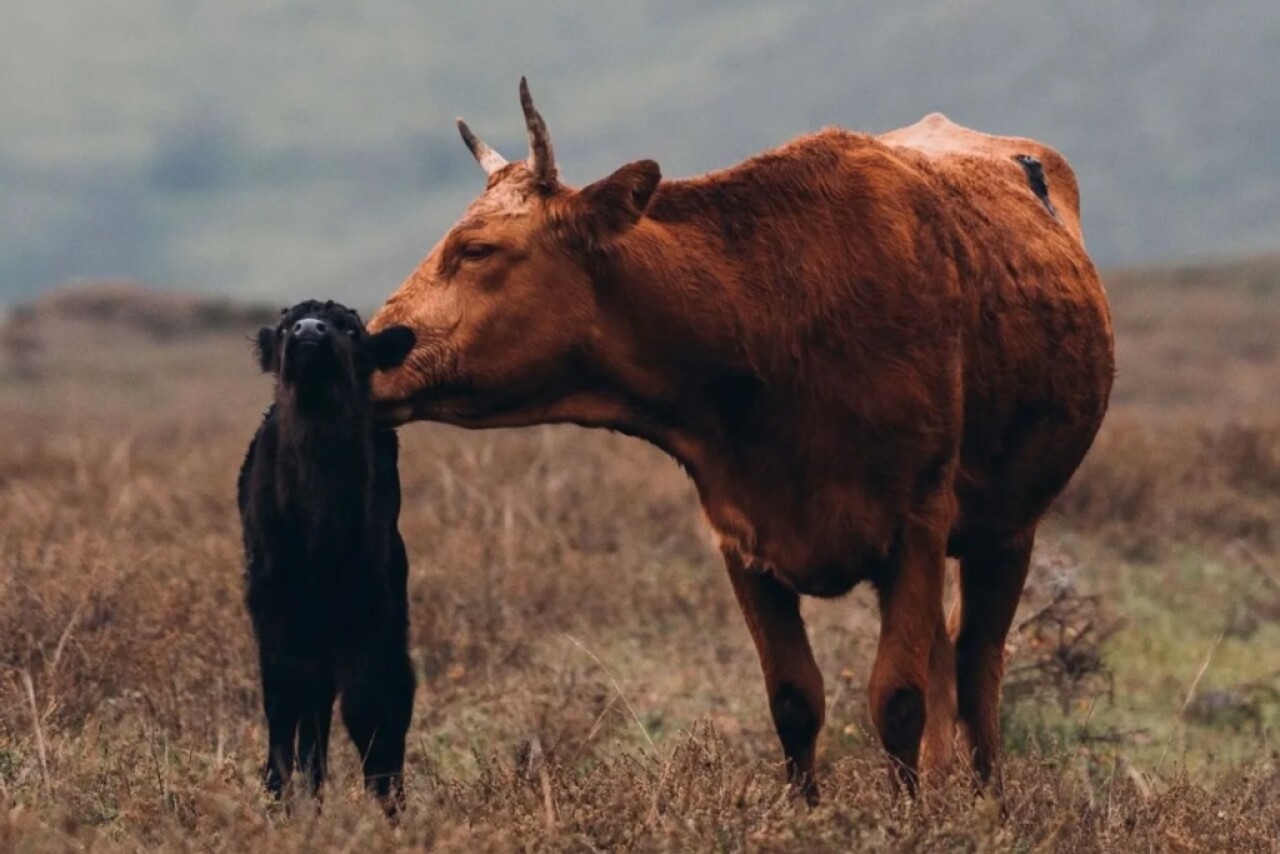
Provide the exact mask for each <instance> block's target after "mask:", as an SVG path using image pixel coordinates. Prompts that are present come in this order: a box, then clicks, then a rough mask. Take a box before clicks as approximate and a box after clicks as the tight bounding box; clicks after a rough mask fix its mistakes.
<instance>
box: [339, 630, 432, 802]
mask: <svg viewBox="0 0 1280 854" xmlns="http://www.w3.org/2000/svg"><path fill="white" fill-rule="evenodd" d="M348 672H349V679H348V681H347V684H345V685H344V686H343V690H342V721H343V723H344V724H345V725H346V727H347V733H348V734H349V735H350V736H351V740H352V741H353V742H355V745H356V749H357V750H359V751H360V759H361V764H362V767H363V769H364V783H365V788H366V789H368V790H369V791H371V792H373V793H374V794H375V795H376V796H377V797H378V800H379V801H380V802H381V803H382V807H383V809H384V810H386V812H387V814H388V815H394V814H395V813H396V812H398V811H399V809H400V807H401V806H403V803H404V744H405V734H406V733H407V732H408V730H409V721H410V718H411V717H412V715H413V691H414V686H415V679H414V675H413V666H412V665H411V664H410V662H409V656H408V653H407V652H406V651H405V650H403V649H392V650H385V649H384V650H381V651H379V652H378V653H375V654H373V655H370V656H369V657H367V658H364V659H363V660H360V661H357V662H353V666H352V667H351V669H350V670H349V671H348Z"/></svg>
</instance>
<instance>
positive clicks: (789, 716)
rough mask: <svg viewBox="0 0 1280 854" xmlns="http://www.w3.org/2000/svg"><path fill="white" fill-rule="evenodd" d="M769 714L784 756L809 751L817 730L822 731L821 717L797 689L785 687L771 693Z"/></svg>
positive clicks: (818, 711) (816, 735)
mask: <svg viewBox="0 0 1280 854" xmlns="http://www.w3.org/2000/svg"><path fill="white" fill-rule="evenodd" d="M769 711H771V712H772V713H773V725H774V727H776V728H777V731H778V739H779V740H780V741H781V742H782V749H783V751H784V752H786V754H787V755H788V756H792V755H795V754H799V753H803V752H804V751H806V750H811V749H812V748H813V742H814V740H815V739H817V737H818V730H820V729H821V728H822V713H821V710H819V709H817V708H815V707H814V704H813V702H812V700H810V699H809V698H807V697H805V695H804V693H803V692H802V691H801V690H800V689H799V688H798V687H797V686H795V685H792V684H790V683H788V684H785V685H782V686H780V687H779V688H778V689H777V690H776V691H774V692H773V696H772V697H770V698H769Z"/></svg>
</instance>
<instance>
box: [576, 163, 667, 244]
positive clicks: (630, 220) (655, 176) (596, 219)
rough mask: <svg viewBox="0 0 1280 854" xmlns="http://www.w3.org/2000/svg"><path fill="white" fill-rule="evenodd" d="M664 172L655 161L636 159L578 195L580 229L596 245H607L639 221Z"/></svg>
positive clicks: (585, 188)
mask: <svg viewBox="0 0 1280 854" xmlns="http://www.w3.org/2000/svg"><path fill="white" fill-rule="evenodd" d="M661 180H662V169H661V167H659V166H658V164H657V163H655V162H654V161H652V160H637V161H635V162H634V163H628V164H627V165H626V166H623V167H621V168H620V169H618V170H617V171H616V172H614V173H613V174H612V175H610V176H609V177H607V178H602V179H601V180H599V181H596V182H595V183H594V184H588V185H587V186H585V187H583V188H582V189H581V190H580V191H579V192H578V203H579V205H580V206H581V207H580V220H581V221H580V226H581V229H582V231H583V232H585V234H586V236H587V237H588V238H589V239H590V240H591V241H592V242H593V243H596V244H597V245H600V244H604V243H607V242H608V241H609V240H610V239H611V238H613V237H615V236H617V235H619V234H622V233H623V232H625V231H626V230H627V229H629V228H631V226H633V225H635V224H636V223H637V222H639V221H640V217H642V216H644V212H645V209H646V208H648V207H649V200H650V199H652V198H653V192H654V190H656V189H658V182H659V181H661Z"/></svg>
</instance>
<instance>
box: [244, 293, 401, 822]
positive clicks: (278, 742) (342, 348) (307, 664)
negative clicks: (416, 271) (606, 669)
mask: <svg viewBox="0 0 1280 854" xmlns="http://www.w3.org/2000/svg"><path fill="white" fill-rule="evenodd" d="M304 326H305V327H306V330H305V334H307V335H310V336H311V341H310V342H304V341H302V340H301V338H300V336H302V335H303V334H304V333H303V332H302V331H301V330H302V329H303V327H304ZM406 335H407V338H406ZM412 344H413V335H412V333H411V332H408V330H404V329H400V328H398V329H394V330H387V331H386V332H384V333H381V334H379V335H376V336H370V335H368V334H366V332H365V330H364V325H363V324H362V323H361V322H360V318H359V317H358V316H357V315H356V313H355V312H353V311H351V310H349V309H347V308H344V307H343V306H340V305H337V304H335V303H320V302H315V301H309V302H304V303H300V304H298V305H296V306H294V307H293V308H291V309H287V310H286V311H285V312H283V313H282V315H281V319H280V322H279V324H278V325H277V326H276V327H275V328H274V329H273V328H271V327H264V328H263V329H262V330H260V331H259V333H258V338H257V355H258V360H259V364H260V365H261V367H262V369H263V370H264V371H268V372H270V373H273V374H275V376H276V395H275V402H274V403H273V404H272V406H271V408H270V409H268V410H267V414H266V417H265V418H264V419H263V422H262V426H261V427H259V428H258V432H257V434H256V435H255V436H254V438H253V441H252V442H251V443H250V445H249V451H248V454H247V455H246V456H245V461H244V465H243V467H242V468H241V470H240V478H239V481H238V486H237V500H238V503H239V506H240V518H241V522H242V524H243V528H244V548H245V562H246V573H245V585H246V597H245V598H246V603H247V605H248V609H249V614H250V616H251V618H252V620H253V629H254V634H255V635H256V638H257V642H258V651H259V662H260V665H261V675H262V694H263V705H264V708H265V711H266V716H267V726H268V730H269V735H268V748H267V760H266V762H265V765H264V768H263V776H264V781H265V783H266V786H267V788H268V789H269V790H270V791H271V792H272V793H273V794H275V795H279V794H280V793H281V791H282V789H283V788H284V786H285V785H286V784H287V783H288V782H289V779H290V777H291V776H292V774H293V771H294V768H295V766H299V767H301V768H302V769H303V770H304V771H305V772H306V774H307V786H308V789H309V790H310V791H311V792H313V793H314V792H316V791H317V790H318V789H319V787H320V784H321V783H322V782H323V780H324V776H325V765H326V762H327V757H328V743H329V724H330V719H331V716H332V712H333V703H334V699H335V697H337V696H338V695H341V699H342V719H343V723H344V724H345V725H346V728H347V732H348V733H349V734H350V736H351V739H352V741H354V742H355V745H356V748H357V750H358V751H359V753H360V756H361V757H362V759H363V765H364V776H365V783H366V786H367V787H368V788H369V789H370V790H372V791H374V792H375V793H376V794H377V795H378V796H379V798H380V799H381V800H382V801H383V805H384V806H385V807H386V808H387V810H388V811H389V812H394V810H395V809H396V808H397V806H398V804H399V803H400V801H401V799H402V797H403V777H402V773H403V766H404V741H405V732H406V731H407V730H408V727H409V720H410V716H411V714H412V708H413V692H414V685H415V680H414V674H413V669H412V666H411V665H410V662H409V655H408V628H409V621H408V606H407V601H406V593H405V584H406V576H407V573H408V561H407V559H406V557H405V550H404V542H403V541H402V540H401V538H400V532H399V529H398V527H397V520H398V518H399V515H400V479H399V474H398V472H397V468H396V464H397V453H398V452H397V443H396V436H395V433H394V432H392V431H391V430H389V429H386V428H384V427H380V426H377V425H376V424H374V422H373V420H372V418H371V415H370V411H369V405H368V393H369V379H370V376H371V375H372V374H373V371H374V370H375V368H380V367H392V366H394V365H395V364H398V363H399V362H400V361H402V360H403V359H404V356H405V354H406V353H407V352H408V350H409V348H410V347H411V346H412Z"/></svg>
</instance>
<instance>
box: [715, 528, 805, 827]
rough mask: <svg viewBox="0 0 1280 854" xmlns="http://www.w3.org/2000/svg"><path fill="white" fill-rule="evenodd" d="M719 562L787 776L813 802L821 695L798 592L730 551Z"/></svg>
mask: <svg viewBox="0 0 1280 854" xmlns="http://www.w3.org/2000/svg"><path fill="white" fill-rule="evenodd" d="M725 562H726V564H727V566H728V569H729V580H730V581H731V582H732V584H733V592H734V594H735V595H736V596H737V597H738V604H739V606H741V608H742V615H743V617H744V618H745V619H746V623H747V629H748V630H749V631H750V632H751V638H752V640H753V641H755V645H756V652H757V653H758V654H759V656H760V668H761V670H763V671H764V684H765V690H766V691H768V692H769V710H770V712H772V714H773V724H774V727H775V728H776V729H777V731H778V738H779V740H780V741H781V742H782V753H783V756H784V757H785V758H786V763H787V778H788V779H789V780H790V782H791V784H792V786H794V787H795V789H796V791H798V792H799V793H800V794H801V795H803V796H804V798H805V800H806V801H807V802H808V803H810V804H816V803H817V802H818V795H819V792H818V781H817V779H816V778H815V777H814V757H815V745H816V742H817V738H818V731H819V730H821V729H822V722H823V718H824V717H825V715H826V697H825V694H824V690H823V684H822V673H821V672H820V671H819V670H818V665H817V663H816V662H815V661H814V660H813V651H812V650H811V649H810V648H809V637H808V634H807V633H806V632H805V627H804V619H803V618H802V617H801V616H800V597H799V596H798V595H797V594H796V592H795V591H794V590H792V589H790V588H789V587H786V586H785V585H783V584H782V583H781V582H779V581H778V580H777V579H776V578H774V577H773V576H772V575H769V574H767V573H764V572H760V571H758V570H755V569H750V568H747V567H745V566H743V564H742V561H741V560H740V559H739V558H738V557H737V556H736V555H734V554H730V553H726V554H725Z"/></svg>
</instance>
